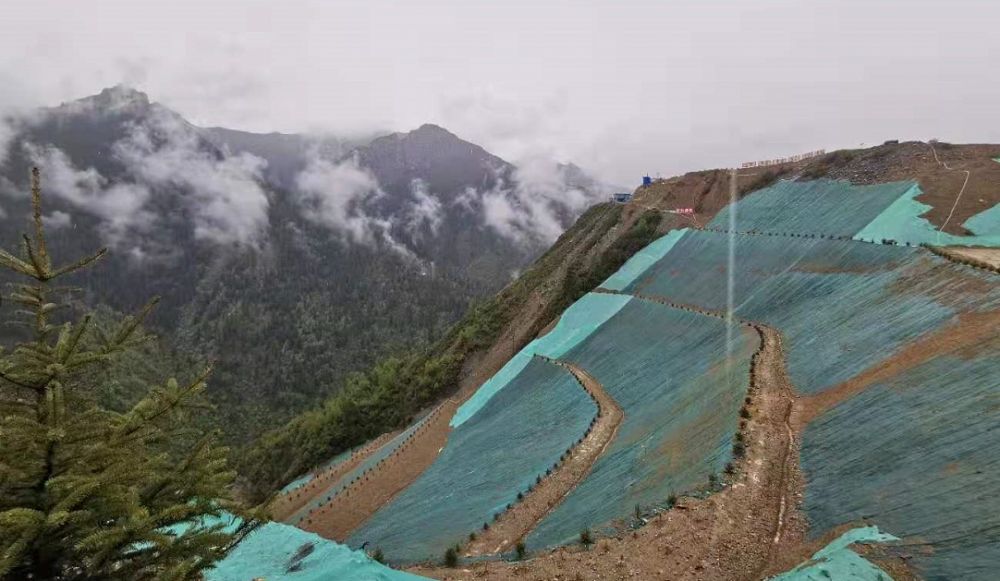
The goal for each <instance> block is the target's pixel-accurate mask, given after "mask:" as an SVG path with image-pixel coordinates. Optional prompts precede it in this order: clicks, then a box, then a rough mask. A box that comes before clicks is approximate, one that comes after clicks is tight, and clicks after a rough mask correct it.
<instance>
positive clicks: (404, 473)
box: [299, 400, 458, 542]
mask: <svg viewBox="0 0 1000 581" xmlns="http://www.w3.org/2000/svg"><path fill="white" fill-rule="evenodd" d="M457 407H458V404H457V402H456V401H455V400H448V401H446V402H444V403H443V404H441V405H440V406H439V407H437V408H435V410H434V411H432V412H431V414H430V416H429V417H428V418H427V419H426V420H425V422H424V424H423V425H421V426H420V428H418V429H417V431H416V432H415V433H414V434H413V435H412V437H410V439H409V440H408V441H407V442H406V443H405V444H403V445H401V446H400V447H399V449H398V450H396V451H395V452H393V453H392V454H391V455H389V456H388V457H387V458H385V459H384V460H382V461H381V462H379V463H377V464H376V465H375V466H374V467H372V468H371V469H370V470H368V471H366V472H365V473H364V475H363V476H361V477H360V478H359V479H358V480H357V481H355V482H354V483H352V484H351V485H350V486H348V487H347V488H346V489H344V490H343V491H341V492H340V493H339V494H337V495H336V496H334V497H333V498H332V500H330V501H329V502H327V503H326V504H324V505H323V506H322V507H320V508H319V509H318V510H316V511H315V512H313V513H310V515H309V516H307V517H306V518H305V519H304V520H303V521H302V522H301V523H299V527H300V528H302V529H304V530H307V531H311V532H314V533H316V534H318V535H320V536H322V537H324V538H327V539H333V540H335V541H341V542H342V541H344V540H345V539H346V538H347V537H348V536H349V535H350V533H351V531H353V530H354V529H355V528H357V527H358V526H360V525H361V524H362V523H363V522H365V521H366V520H368V519H369V518H370V517H371V515H373V514H374V513H375V511H377V510H378V509H379V508H381V507H382V506H383V505H385V504H386V503H387V502H389V501H390V500H392V499H393V497H395V496H396V495H397V494H399V492H401V491H402V490H403V489H404V488H406V487H407V486H409V485H410V484H411V483H412V482H413V480H415V479H416V478H417V476H419V475H420V474H421V473H422V472H423V471H424V469H426V468H427V466H429V465H430V464H431V463H432V462H433V461H434V459H435V458H437V455H438V453H439V452H440V451H441V449H442V448H443V447H444V444H445V440H447V438H448V432H449V429H448V422H449V421H450V420H451V416H452V415H454V413H455V409H457Z"/></svg>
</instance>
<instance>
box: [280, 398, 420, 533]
mask: <svg viewBox="0 0 1000 581" xmlns="http://www.w3.org/2000/svg"><path fill="white" fill-rule="evenodd" d="M428 417H430V415H429V414H428V415H425V416H424V417H423V418H421V419H420V420H418V421H416V422H414V423H413V425H411V426H410V427H409V428H407V429H406V430H404V431H403V432H402V433H400V434H398V435H397V436H396V437H395V438H393V439H391V440H389V441H388V442H386V443H385V444H383V445H382V446H381V447H379V448H378V449H377V450H375V451H374V452H372V453H371V454H369V455H368V457H367V458H365V459H364V460H363V461H362V462H361V463H360V464H358V465H357V466H355V467H354V468H353V469H352V470H349V471H347V472H345V473H344V474H343V475H341V476H340V477H339V478H337V479H336V480H334V481H333V482H331V483H330V484H329V485H328V486H327V487H326V488H325V489H324V490H323V492H322V493H320V494H317V495H316V497H315V498H313V499H312V500H310V501H309V502H308V503H306V504H305V505H304V506H303V507H302V508H300V509H299V510H297V511H295V513H294V514H292V515H291V516H290V517H288V519H286V522H288V523H290V524H293V525H297V524H299V523H301V522H302V519H304V518H306V517H307V516H308V515H309V513H310V512H312V511H314V510H316V509H318V508H319V507H321V506H323V505H324V504H326V503H327V502H329V501H330V499H331V498H333V497H334V496H336V495H337V494H339V493H340V492H341V491H342V490H344V489H345V488H347V487H348V486H350V484H351V481H352V480H354V479H355V478H356V477H359V476H362V475H363V474H364V473H365V471H366V470H368V469H369V468H374V467H375V465H377V464H378V463H379V462H381V461H382V460H384V459H386V458H388V457H389V456H390V455H392V453H393V452H395V451H396V450H397V449H399V447H400V446H402V445H403V444H405V443H406V440H407V439H408V438H409V437H410V436H411V435H413V433H414V432H416V431H417V430H418V429H420V426H422V425H423V424H424V422H425V421H427V418H428Z"/></svg>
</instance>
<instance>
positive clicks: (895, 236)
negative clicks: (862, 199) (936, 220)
mask: <svg viewBox="0 0 1000 581" xmlns="http://www.w3.org/2000/svg"><path fill="white" fill-rule="evenodd" d="M921 194H923V191H922V190H921V189H920V186H913V188H912V189H910V191H908V192H907V193H906V194H905V195H903V196H900V197H899V199H898V200H896V201H895V202H893V203H892V205H890V206H889V207H888V208H886V209H885V211H883V212H882V213H881V214H879V215H878V217H876V218H875V219H874V220H872V221H871V223H870V224H868V225H867V226H865V227H864V228H862V229H861V230H860V231H859V232H858V233H857V234H856V235H855V236H854V238H855V239H857V240H882V239H883V238H887V239H890V240H897V241H899V242H909V243H910V244H934V245H937V246H952V245H969V246H1000V205H995V206H993V207H992V208H988V209H986V210H985V211H983V212H980V213H978V214H976V215H975V216H972V217H971V218H969V219H968V220H966V221H965V223H964V224H963V226H964V227H965V228H966V229H967V230H969V231H970V232H972V236H956V235H954V234H948V233H946V232H940V231H939V230H938V229H937V228H936V227H935V226H934V225H933V224H931V223H930V222H928V221H927V220H926V219H924V218H921V217H920V216H921V215H922V214H924V213H926V212H927V211H928V210H930V209H931V207H930V206H928V205H927V204H924V203H922V202H919V201H917V199H916V198H917V196H919V195H921Z"/></svg>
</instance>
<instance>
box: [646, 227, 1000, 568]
mask: <svg viewBox="0 0 1000 581" xmlns="http://www.w3.org/2000/svg"><path fill="white" fill-rule="evenodd" d="M736 241H737V245H736V260H735V277H734V278H735V283H736V289H735V294H736V296H735V305H736V314H737V315H739V316H741V317H745V318H748V319H751V320H756V321H760V322H763V323H765V324H768V325H771V326H773V327H775V328H777V329H779V330H780V331H781V332H782V334H783V336H784V338H785V342H784V345H785V353H786V357H787V358H788V364H789V370H790V373H791V376H792V380H793V383H794V384H795V387H796V388H797V389H798V391H799V392H800V393H803V394H806V395H808V394H815V393H818V392H821V391H823V390H825V389H828V388H830V387H833V386H835V385H837V384H839V383H841V382H843V381H845V380H847V379H849V378H851V377H854V376H856V375H857V374H859V373H860V372H862V371H864V370H867V369H874V368H878V367H879V366H880V365H881V364H882V362H883V361H884V360H885V359H887V358H888V357H890V356H892V355H894V354H896V353H899V352H900V351H901V349H902V348H903V347H905V346H906V345H907V344H909V343H911V342H913V341H914V340H916V339H918V338H921V337H922V336H924V335H926V334H928V333H930V332H933V331H936V330H939V329H940V328H942V327H943V326H945V325H953V324H956V323H957V322H958V321H959V319H958V316H959V314H961V313H983V312H992V311H996V310H997V309H1000V285H997V284H996V275H995V274H992V273H989V272H984V271H981V270H978V269H973V268H969V267H966V266H963V265H959V264H955V263H952V262H950V261H948V260H945V259H942V258H940V257H937V256H935V255H933V254H931V253H929V252H927V251H925V250H923V249H919V248H907V247H899V246H887V245H878V244H866V243H860V242H855V241H850V240H847V241H840V240H838V241H832V240H822V239H788V238H784V237H769V236H737V238H736ZM727 243H728V236H727V235H725V234H715V233H710V232H691V233H689V234H687V235H685V236H684V238H683V239H682V240H680V241H679V242H678V243H677V244H675V245H674V247H673V248H672V249H671V251H670V252H669V253H668V254H667V255H666V256H665V257H664V259H663V260H661V261H660V262H659V263H657V264H656V265H655V266H653V267H652V268H650V269H649V270H648V271H647V273H646V274H645V275H644V276H642V277H640V279H639V280H638V281H636V283H634V284H633V285H631V286H632V287H634V289H632V290H633V291H634V290H636V289H637V290H638V291H639V292H642V293H647V294H654V295H662V296H665V297H668V298H670V299H671V300H674V301H677V302H684V303H690V304H694V305H699V306H703V307H707V308H711V309H724V308H725V304H726V274H725V273H726V264H727V261H726V248H727ZM998 335H1000V331H998ZM998 351H1000V348H998V347H997V339H996V337H994V338H993V339H992V340H989V341H986V342H984V343H982V344H980V345H979V350H978V351H975V352H973V351H970V349H968V348H967V349H965V350H963V351H961V352H960V353H961V354H962V357H960V358H950V357H945V356H938V358H937V359H932V360H930V361H929V362H927V363H925V364H920V365H918V366H916V367H914V368H912V369H909V370H904V371H902V372H901V373H900V374H899V375H898V376H896V377H894V378H892V379H891V380H890V381H886V382H884V385H878V386H874V387H869V388H868V389H867V390H866V391H864V392H862V393H861V394H859V395H856V396H854V397H853V398H851V399H848V400H846V401H844V402H841V403H840V404H839V405H838V406H837V407H836V408H834V409H833V410H831V411H828V412H827V413H826V414H825V415H822V416H820V417H819V418H817V419H816V420H814V421H813V423H812V424H810V426H809V427H808V428H807V430H806V434H805V440H804V442H803V445H802V450H801V458H802V464H803V470H804V473H805V476H806V480H807V488H806V501H805V510H806V512H807V515H808V517H809V519H810V522H811V523H812V525H813V530H814V531H815V532H816V533H817V534H821V533H822V532H824V531H826V530H829V529H830V528H832V527H834V526H838V525H842V524H846V523H850V522H854V521H856V520H858V519H861V518H869V519H871V520H872V521H873V522H876V523H878V524H880V525H882V526H884V527H886V528H887V529H888V530H891V531H893V533H894V534H897V535H899V536H900V537H903V538H904V539H906V541H907V542H914V543H917V542H920V540H921V539H923V540H926V541H928V542H930V543H931V544H930V545H929V546H916V547H913V548H912V550H911V551H910V554H911V555H912V556H913V558H914V561H915V562H916V563H918V564H919V565H920V567H921V568H922V572H923V573H924V574H925V576H926V578H928V579H945V578H960V579H967V578H968V579H978V578H982V579H993V578H996V564H997V563H998V562H1000V549H998V547H1000V537H998V535H1000V517H998V516H997V515H1000V505H998V502H1000V496H998V495H997V494H996V492H995V491H996V490H997V489H998V482H997V474H998V473H1000V463H998V458H1000V452H998V450H1000V445H998V444H1000V441H998V440H1000V432H998V431H997V425H998V423H997V421H996V420H997V418H996V413H995V409H996V406H997V403H996V402H997V401H998V400H1000V395H998V391H997V390H998V385H1000V382H998V380H997V378H998V377H1000V361H998V356H1000V354H998ZM916 363H920V362H919V361H917V362H916ZM894 550H896V549H894Z"/></svg>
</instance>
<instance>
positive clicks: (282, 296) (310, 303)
mask: <svg viewBox="0 0 1000 581" xmlns="http://www.w3.org/2000/svg"><path fill="white" fill-rule="evenodd" d="M11 125H12V128H13V130H14V133H15V137H14V139H13V140H12V141H11V145H10V147H9V153H8V156H7V158H6V159H4V160H3V162H2V164H0V238H2V240H0V242H2V244H3V245H4V246H5V247H10V246H13V245H16V243H17V240H18V236H19V233H20V232H21V231H22V230H23V229H24V228H25V227H26V225H27V222H26V219H27V216H28V200H27V197H26V192H27V175H28V169H29V168H30V167H31V166H32V165H37V166H39V167H40V168H41V169H42V176H43V190H44V191H45V192H46V194H47V198H46V202H47V213H46V222H47V223H48V225H49V227H50V230H51V231H52V232H51V237H52V245H53V249H54V251H55V252H59V253H63V251H69V250H76V249H77V248H79V247H80V246H83V247H84V248H97V247H100V246H108V247H109V248H110V250H111V255H110V259H109V261H108V263H107V264H105V265H104V266H102V267H99V268H97V269H94V270H93V271H92V272H90V273H88V274H86V275H84V276H83V277H81V278H79V279H78V280H76V281H74V282H75V283H76V284H78V285H79V286H80V287H81V288H82V289H83V291H84V293H83V294H82V295H81V296H80V299H81V301H82V302H83V303H85V304H86V303H88V302H90V301H91V299H92V297H94V296H101V297H106V298H105V302H106V303H107V306H109V307H110V308H111V309H113V310H120V311H132V310H134V309H136V308H138V307H139V306H140V305H141V304H142V302H143V301H144V300H145V299H146V298H147V297H148V296H150V295H151V294H154V293H155V294H160V295H161V296H162V301H161V304H160V306H159V307H158V309H157V311H156V315H155V317H154V319H153V326H154V327H155V329H154V330H156V331H158V332H159V333H160V334H161V335H163V337H164V341H163V342H162V345H163V349H165V350H170V351H175V352H177V353H178V356H180V357H185V356H188V355H187V354H194V353H199V354H204V356H206V357H209V358H211V359H212V360H214V361H216V362H217V363H216V370H215V374H214V376H213V379H212V381H211V383H210V386H209V394H210V397H211V399H212V400H213V402H214V403H215V404H217V406H218V412H217V413H218V416H219V417H218V420H219V421H220V422H221V425H223V426H225V427H226V430H227V433H228V436H229V437H230V440H232V441H247V439H249V438H251V437H252V436H253V435H254V434H256V433H258V432H259V431H260V430H261V429H265V428H267V427H270V426H274V425H276V424H277V423H278V422H280V421H282V420H283V419H285V418H287V417H288V416H289V415H290V414H292V413H294V412H296V411H299V410H301V409H303V408H304V407H305V406H307V405H308V404H310V403H312V402H315V401H316V400H317V399H318V398H320V397H323V396H326V395H329V394H331V393H333V392H335V391H336V390H337V389H339V386H340V384H341V382H342V380H343V379H344V378H345V377H346V375H347V374H348V373H349V372H351V371H357V370H361V369H364V368H365V367H367V366H369V365H370V364H371V363H372V362H374V361H375V360H376V359H378V358H379V357H381V356H384V355H385V354H388V353H401V352H403V351H408V350H410V349H413V348H415V347H418V346H420V345H425V344H427V343H429V342H431V341H433V340H435V339H436V338H437V337H438V336H440V334H441V333H442V332H443V330H444V329H446V328H447V327H448V326H449V325H450V324H451V323H452V322H454V321H455V320H456V319H457V318H458V317H459V316H460V315H461V313H463V312H465V310H466V309H467V308H468V307H469V305H470V304H471V303H472V302H473V301H475V300H476V299H478V298H480V297H485V296H488V295H490V294H492V293H493V292H495V291H496V290H498V289H499V288H501V287H502V286H504V285H505V284H506V283H507V282H509V280H510V279H511V277H512V276H513V275H514V274H515V273H517V272H519V271H520V270H521V269H522V268H524V267H525V266H526V265H527V264H529V263H530V262H531V261H532V260H533V259H534V258H535V257H536V256H537V255H538V254H539V253H540V252H541V251H542V250H543V249H544V248H545V247H546V246H547V244H548V243H549V242H551V240H552V239H554V236H558V234H559V232H561V231H562V229H563V228H565V227H566V226H568V225H569V224H570V223H571V222H572V220H573V219H574V218H575V217H576V216H577V215H578V214H579V213H580V212H582V211H583V210H584V209H585V207H586V206H587V205H589V204H590V203H592V202H593V201H594V200H596V199H598V197H599V196H602V195H603V194H604V193H605V192H603V191H601V190H600V186H599V185H598V184H597V182H595V181H591V182H590V183H588V184H587V189H585V188H581V187H577V186H575V185H573V184H572V183H570V182H569V181H567V180H565V179H564V174H566V171H565V167H566V166H562V165H559V164H555V163H548V162H546V163H535V165H540V166H542V169H541V170H539V169H538V168H534V167H533V168H531V171H530V172H527V173H526V172H524V171H523V170H522V169H521V168H518V167H515V166H514V165H512V164H510V163H508V162H506V161H504V160H502V159H500V158H499V157H497V156H494V155H492V154H490V153H489V152H487V151H485V150H484V149H482V148H481V147H479V146H477V145H475V144H472V143H469V142H466V141H463V140H461V139H460V138H459V137H457V136H455V135H453V134H451V133H450V132H448V131H447V130H445V129H443V128H441V127H437V126H434V125H424V126H422V127H420V128H418V129H416V130H414V131H410V132H407V133H394V134H390V135H383V136H381V137H377V138H374V139H371V138H365V137H359V138H340V137H336V136H331V135H322V136H318V135H297V134H278V133H270V134H254V133H248V132H242V131H236V130H230V129H225V128H218V127H215V128H208V129H206V128H201V127H197V126H195V125H193V124H191V123H189V122H188V121H187V120H185V119H184V118H183V116H181V115H180V114H179V113H177V112H175V111H173V110H171V109H169V108H167V107H164V106H162V105H160V104H157V103H155V102H153V101H151V100H150V99H149V97H148V96H147V95H145V94H144V93H142V92H139V91H136V90H134V89H130V88H127V87H122V86H118V87H113V88H109V89H105V90H104V91H102V92H101V93H100V94H98V95H94V96H90V97H86V98H83V99H80V100H77V101H72V102H69V103H64V104H62V105H60V106H57V107H51V108H45V109H40V110H38V111H36V112H35V113H33V114H31V115H28V116H25V117H22V118H19V119H15V120H12V121H11ZM581 201H582V203H581ZM70 254H75V252H70ZM136 281H138V282H136ZM5 333H6V332H5ZM192 356H193V355H192Z"/></svg>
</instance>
